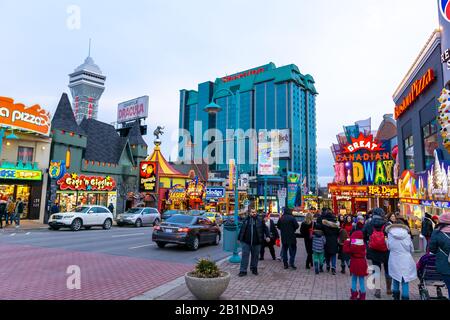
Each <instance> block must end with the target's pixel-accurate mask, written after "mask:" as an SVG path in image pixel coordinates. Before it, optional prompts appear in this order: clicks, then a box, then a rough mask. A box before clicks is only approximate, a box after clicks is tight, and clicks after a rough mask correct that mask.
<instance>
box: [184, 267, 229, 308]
mask: <svg viewBox="0 0 450 320" xmlns="http://www.w3.org/2000/svg"><path fill="white" fill-rule="evenodd" d="M184 278H185V281H186V285H187V287H188V289H189V291H191V293H192V294H193V295H194V296H195V297H196V298H197V299H200V300H217V299H219V298H220V296H221V295H222V294H223V293H224V292H225V290H226V289H227V287H228V285H229V284H230V279H231V276H230V274H229V273H228V272H223V271H221V270H220V269H219V267H218V266H217V264H216V263H215V262H214V261H211V260H209V259H200V260H199V261H198V262H197V265H196V266H195V269H194V271H192V272H188V273H186V275H185V277H184Z"/></svg>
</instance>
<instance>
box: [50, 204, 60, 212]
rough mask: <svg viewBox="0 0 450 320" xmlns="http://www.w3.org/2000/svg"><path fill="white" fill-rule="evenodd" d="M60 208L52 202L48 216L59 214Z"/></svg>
mask: <svg viewBox="0 0 450 320" xmlns="http://www.w3.org/2000/svg"><path fill="white" fill-rule="evenodd" d="M60 210H61V209H60V207H59V203H58V201H55V202H53V205H52V206H51V208H50V214H51V215H52V214H55V213H59V212H60Z"/></svg>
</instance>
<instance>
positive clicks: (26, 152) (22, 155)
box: [17, 147, 34, 163]
mask: <svg viewBox="0 0 450 320" xmlns="http://www.w3.org/2000/svg"><path fill="white" fill-rule="evenodd" d="M33 151H34V149H33V148H29V147H19V149H18V151H17V161H18V162H19V161H21V162H22V163H27V162H33Z"/></svg>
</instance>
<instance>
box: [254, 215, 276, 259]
mask: <svg viewBox="0 0 450 320" xmlns="http://www.w3.org/2000/svg"><path fill="white" fill-rule="evenodd" d="M264 223H265V224H266V228H267V229H268V230H269V238H270V241H269V242H265V241H264V242H263V244H262V245H261V252H260V258H259V260H264V253H265V249H266V247H267V248H269V252H270V255H271V256H272V260H276V259H277V256H276V255H275V247H274V246H275V243H276V242H277V240H278V239H279V238H280V235H279V234H278V230H277V227H276V226H275V223H274V222H273V220H272V219H270V216H269V215H266V217H265V218H264Z"/></svg>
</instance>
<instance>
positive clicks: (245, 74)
mask: <svg viewBox="0 0 450 320" xmlns="http://www.w3.org/2000/svg"><path fill="white" fill-rule="evenodd" d="M264 71H265V69H264V68H259V69H253V70H249V71H244V72H242V73H238V74H235V75H232V76H226V77H223V78H222V81H223V82H225V83H226V82H230V81H234V80H238V79H242V78H246V77H249V76H254V75H257V74H260V73H263V72H264Z"/></svg>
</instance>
